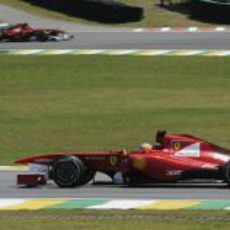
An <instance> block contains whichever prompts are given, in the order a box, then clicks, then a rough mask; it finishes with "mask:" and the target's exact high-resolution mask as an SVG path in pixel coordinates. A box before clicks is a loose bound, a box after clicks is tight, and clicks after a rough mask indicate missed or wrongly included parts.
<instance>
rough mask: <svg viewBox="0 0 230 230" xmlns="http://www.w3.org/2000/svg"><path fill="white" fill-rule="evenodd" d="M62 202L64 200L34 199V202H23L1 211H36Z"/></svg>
mask: <svg viewBox="0 0 230 230" xmlns="http://www.w3.org/2000/svg"><path fill="white" fill-rule="evenodd" d="M63 202H64V200H51V199H50V200H42V199H36V200H28V201H25V202H23V203H22V204H18V205H13V206H8V207H4V208H2V209H4V210H37V209H42V208H46V207H49V206H51V205H57V204H61V203H63ZM0 209H1V208H0Z"/></svg>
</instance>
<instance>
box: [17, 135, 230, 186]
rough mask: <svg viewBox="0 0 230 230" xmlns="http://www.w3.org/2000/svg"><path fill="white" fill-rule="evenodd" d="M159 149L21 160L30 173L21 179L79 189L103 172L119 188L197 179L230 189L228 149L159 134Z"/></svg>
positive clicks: (144, 147)
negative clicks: (216, 182) (221, 183)
mask: <svg viewBox="0 0 230 230" xmlns="http://www.w3.org/2000/svg"><path fill="white" fill-rule="evenodd" d="M156 141H157V145H155V146H152V145H150V144H148V143H144V144H142V146H141V149H140V150H138V151H130V152H127V151H126V150H122V151H102V152H59V153H54V154H46V155H39V156H32V157H26V158H22V159H19V160H17V161H16V163H20V164H29V168H30V173H28V174H21V175H18V178H17V181H18V184H19V185H27V186H36V185H44V184H46V182H47V180H53V181H54V182H55V183H56V184H57V185H58V186H59V187H77V186H81V185H84V184H86V183H88V182H89V181H91V180H92V179H93V178H94V176H95V173H96V172H101V173H104V174H106V175H108V176H109V177H111V179H112V181H113V182H114V183H115V184H116V183H117V182H118V181H119V183H123V184H127V185H139V184H142V183H159V182H163V183H171V182H178V181H180V182H181V181H190V180H194V179H199V180H201V181H202V180H204V179H205V180H207V179H210V180H212V181H214V182H215V181H223V182H226V183H227V184H228V185H230V151H229V150H227V149H225V148H221V147H219V146H217V145H215V144H212V143H209V142H206V141H204V140H202V139H199V138H196V137H194V136H191V135H185V134H177V135H166V132H165V131H158V132H157V135H156Z"/></svg>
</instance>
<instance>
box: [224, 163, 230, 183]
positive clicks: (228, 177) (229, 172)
mask: <svg viewBox="0 0 230 230" xmlns="http://www.w3.org/2000/svg"><path fill="white" fill-rule="evenodd" d="M224 176H225V181H226V183H227V184H228V186H229V187H230V161H229V162H228V163H227V164H226V166H225V172H224Z"/></svg>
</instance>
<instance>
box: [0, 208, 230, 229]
mask: <svg viewBox="0 0 230 230" xmlns="http://www.w3.org/2000/svg"><path fill="white" fill-rule="evenodd" d="M102 212H103V211H97V214H100V213H102ZM83 213H84V214H86V215H90V214H92V215H95V211H83V212H82V211H68V212H63V211H42V212H41V211H40V212H39V211H38V212H37V211H34V212H29V213H28V212H24V211H19V212H8V215H12V216H14V215H16V216H17V215H24V216H26V215H27V218H25V219H15V220H14V221H12V217H11V218H5V219H1V218H0V225H1V229H2V230H11V229H14V230H21V229H25V230H27V229H28V230H40V229H49V230H63V229H68V230H75V229H87V230H107V229H108V230H117V229H120V230H133V229H143V230H150V229H158V230H165V229H171V230H214V229H221V230H227V229H229V227H230V222H221V221H218V222H215V221H209V222H199V221H198V222H191V221H174V220H172V221H159V220H158V221H157V220H144V219H142V220H141V219H138V218H137V219H136V220H135V219H132V220H129V219H127V220H119V219H117V220H114V219H112V218H111V219H107V220H104V219H101V220H100V219H95V220H94V219H88V220H87V219H64V218H62V217H61V216H62V215H63V214H64V215H63V216H66V215H67V216H68V215H70V216H73V217H74V216H77V215H78V214H83ZM104 213H105V212H104ZM112 213H114V211H106V213H105V215H106V214H112ZM116 213H117V212H116ZM138 213H140V212H136V211H125V213H123V212H119V215H128V214H134V215H135V214H138ZM152 213H153V215H154V213H157V215H159V214H160V215H161V214H162V215H165V214H166V215H167V213H165V212H160V211H158V212H152ZM175 213H176V215H177V214H178V216H180V214H182V215H183V216H187V217H188V218H189V217H191V216H194V215H195V216H197V217H200V215H206V216H207V215H208V214H209V213H210V214H212V212H206V211H202V212H197V213H193V212H182V211H181V212H173V213H172V212H171V215H175ZM0 214H6V213H5V212H0ZM141 214H142V215H145V214H148V215H149V214H151V213H149V212H142V213H141ZM35 215H37V216H39V215H43V216H44V217H43V218H42V219H40V218H39V219H31V218H30V216H35ZM46 215H47V217H45V216H46ZM48 215H51V216H52V215H59V216H60V217H59V218H58V219H55V220H54V219H49V217H48ZM115 215H116V214H115ZM215 215H221V216H228V215H229V213H227V212H224V211H222V212H219V213H218V214H215ZM134 226H135V227H134Z"/></svg>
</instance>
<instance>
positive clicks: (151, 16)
mask: <svg viewBox="0 0 230 230" xmlns="http://www.w3.org/2000/svg"><path fill="white" fill-rule="evenodd" d="M172 1H173V5H172V6H170V7H169V6H168V7H165V8H162V7H159V5H157V4H159V2H160V1H158V0H145V1H144V0H143V1H140V0H120V2H124V3H128V4H130V5H135V6H141V7H143V8H144V10H145V18H144V19H143V20H142V21H140V22H135V23H126V24H122V25H121V24H119V25H118V26H128V27H162V26H172V27H187V26H211V25H214V24H212V23H207V22H200V21H197V20H194V19H191V18H190V17H189V12H188V8H187V7H186V5H185V4H183V1H181V0H172ZM0 4H5V5H9V6H12V7H15V8H18V9H22V10H25V11H27V12H30V13H32V14H35V15H41V16H44V17H50V18H55V19H60V20H65V21H69V22H75V23H90V24H99V23H96V22H92V21H86V20H83V19H79V18H75V17H71V16H68V15H66V14H63V13H60V12H55V11H51V10H47V9H44V8H41V7H38V6H35V5H32V4H29V3H28V2H25V1H23V0H10V1H9V0H0ZM0 20H1V15H0Z"/></svg>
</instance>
